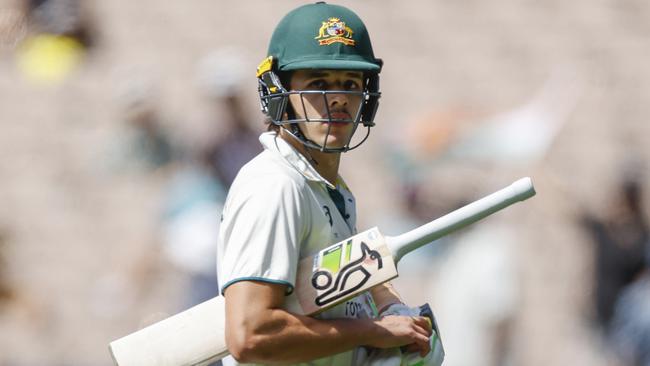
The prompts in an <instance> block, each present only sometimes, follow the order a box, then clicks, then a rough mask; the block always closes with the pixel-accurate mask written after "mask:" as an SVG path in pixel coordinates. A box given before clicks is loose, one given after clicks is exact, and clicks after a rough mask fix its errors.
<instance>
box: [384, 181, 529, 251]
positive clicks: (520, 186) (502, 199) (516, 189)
mask: <svg viewBox="0 0 650 366" xmlns="http://www.w3.org/2000/svg"><path fill="white" fill-rule="evenodd" d="M535 193H536V192H535V187H533V181H532V180H531V179H530V178H529V177H525V178H521V179H519V180H517V181H515V182H514V183H512V184H510V185H509V186H508V187H505V188H503V189H501V190H499V191H496V192H494V193H492V194H490V195H488V196H485V197H483V198H481V199H479V200H477V201H474V202H472V203H470V204H468V205H466V206H463V207H461V208H459V209H457V210H455V211H453V212H451V213H449V214H447V215H445V216H442V217H440V218H439V219H436V220H433V221H431V222H429V223H428V224H424V225H422V226H420V227H418V228H416V229H413V230H411V231H409V232H407V233H404V234H402V235H398V236H395V237H391V236H386V244H387V246H388V248H389V250H390V252H391V253H392V254H393V260H394V261H395V263H397V262H399V260H400V259H402V257H403V256H404V255H406V254H407V253H410V252H412V251H414V250H415V249H417V248H419V247H421V246H423V245H425V244H428V243H430V242H432V241H434V240H436V239H438V238H441V237H443V236H445V235H447V234H449V233H451V232H453V231H456V230H459V229H462V228H464V227H465V226H467V225H470V224H473V223H475V222H476V221H479V220H481V219H483V218H484V217H486V216H489V215H491V214H493V213H495V212H497V211H500V210H502V209H504V208H506V207H508V206H510V205H512V204H513V203H516V202H519V201H524V200H526V199H528V198H530V197H532V196H534V195H535Z"/></svg>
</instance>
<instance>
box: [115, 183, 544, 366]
mask: <svg viewBox="0 0 650 366" xmlns="http://www.w3.org/2000/svg"><path fill="white" fill-rule="evenodd" d="M534 195H535V189H534V187H533V183H532V181H531V180H530V178H522V179H519V180H517V181H516V182H514V183H512V184H511V185H509V186H508V187H506V188H503V189H501V190H499V191H497V192H494V193H492V194H490V195H488V196H486V197H483V198H481V199H479V200H478V201H474V202H472V203H470V204H468V205H466V206H463V207H461V208H459V209H457V210H455V211H453V212H451V213H449V214H447V215H445V216H443V217H440V218H438V219H436V220H434V221H431V222H429V223H427V224H424V225H422V226H420V227H418V228H416V229H413V230H411V231H409V232H407V233H404V234H402V235H398V236H384V235H382V234H381V233H380V232H379V230H378V229H377V228H376V227H375V228H372V229H369V230H366V231H364V232H362V233H359V234H357V235H354V236H352V237H350V238H348V239H346V240H344V241H342V242H339V243H336V244H333V245H331V246H329V247H327V248H325V249H323V250H321V251H320V252H318V253H316V254H314V255H313V256H310V257H307V258H304V259H302V260H301V261H300V263H299V264H298V272H297V277H298V278H297V281H296V286H295V291H296V295H297V297H298V301H299V302H300V306H301V307H302V311H303V313H304V314H306V315H315V314H318V313H320V312H322V311H324V310H326V309H329V308H331V307H333V306H335V305H338V304H340V303H342V302H344V301H346V300H348V299H350V298H352V297H355V296H357V295H358V294H360V293H362V292H364V291H367V290H369V289H370V288H372V287H373V286H376V285H379V284H381V283H384V282H386V281H389V280H391V279H393V278H395V277H397V275H398V274H397V263H398V262H399V260H400V259H401V258H402V257H403V256H404V255H406V254H407V253H410V252H411V251H413V250H415V249H417V248H419V247H421V246H423V245H425V244H428V243H430V242H432V241H434V240H436V239H439V238H440V237H443V236H445V235H447V234H449V233H451V232H453V231H456V230H459V229H461V228H463V227H465V226H467V225H470V224H472V223H474V222H476V221H478V220H481V219H483V218H484V217H486V216H488V215H491V214H493V213H495V212H497V211H499V210H502V209H504V208H506V207H508V206H510V205H512V204H513V203H516V202H519V201H523V200H526V199H528V198H530V197H532V196H534ZM109 349H110V352H111V355H112V357H113V360H114V361H115V364H116V365H118V366H142V365H148V366H185V365H207V364H209V363H212V362H214V361H216V360H219V359H221V358H223V357H225V356H226V355H228V349H227V348H226V339H225V303H224V298H223V297H222V296H218V297H215V298H213V299H211V300H208V301H206V302H204V303H201V304H199V305H196V306H194V307H192V308H190V309H188V310H185V311H183V312H181V313H179V314H176V315H174V316H171V317H169V318H167V319H164V320H162V321H160V322H158V323H155V324H152V325H150V326H148V327H146V328H144V329H141V330H139V331H137V332H135V333H132V334H129V335H127V336H125V337H123V338H120V339H117V340H115V341H113V342H111V343H110V345H109Z"/></svg>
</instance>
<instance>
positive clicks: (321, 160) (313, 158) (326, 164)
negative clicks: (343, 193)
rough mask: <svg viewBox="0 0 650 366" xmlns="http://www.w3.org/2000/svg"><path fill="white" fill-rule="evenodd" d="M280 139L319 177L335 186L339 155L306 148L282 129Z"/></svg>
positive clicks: (339, 160)
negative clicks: (291, 147)
mask: <svg viewBox="0 0 650 366" xmlns="http://www.w3.org/2000/svg"><path fill="white" fill-rule="evenodd" d="M280 137H282V139H283V140H284V141H286V142H288V143H289V145H291V146H293V148H294V149H296V150H297V151H298V152H299V153H300V154H302V155H303V156H304V157H306V158H307V160H309V162H310V163H311V165H312V166H313V167H314V169H316V171H317V172H318V174H320V175H321V177H323V178H325V179H326V180H327V181H328V182H330V183H331V184H332V185H334V186H336V178H337V177H338V175H339V164H340V162H341V153H326V152H322V151H320V150H316V149H312V148H309V147H306V146H305V145H303V144H302V143H300V142H299V141H297V140H296V139H295V138H293V137H291V136H288V135H287V132H286V131H285V130H284V129H283V128H281V129H280Z"/></svg>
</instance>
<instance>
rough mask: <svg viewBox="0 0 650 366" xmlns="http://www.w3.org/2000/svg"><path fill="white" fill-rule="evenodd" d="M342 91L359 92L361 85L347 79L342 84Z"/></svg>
mask: <svg viewBox="0 0 650 366" xmlns="http://www.w3.org/2000/svg"><path fill="white" fill-rule="evenodd" d="M343 89H344V90H359V89H361V83H360V82H359V81H358V80H354V79H348V80H346V81H345V82H344V83H343Z"/></svg>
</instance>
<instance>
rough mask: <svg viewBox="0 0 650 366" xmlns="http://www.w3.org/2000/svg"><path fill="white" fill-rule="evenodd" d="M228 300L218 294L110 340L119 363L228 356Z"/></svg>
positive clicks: (167, 365)
mask: <svg viewBox="0 0 650 366" xmlns="http://www.w3.org/2000/svg"><path fill="white" fill-rule="evenodd" d="M224 315H225V302H224V298H223V297H222V296H217V297H215V298H212V299H210V300H208V301H205V302H203V303H201V304H198V305H196V306H194V307H191V308H189V309H187V310H185V311H183V312H181V313H178V314H176V315H173V316H171V317H169V318H167V319H164V320H162V321H159V322H157V323H154V324H152V325H150V326H148V327H146V328H143V329H141V330H139V331H137V332H134V333H131V334H129V335H127V336H125V337H122V338H120V339H117V340H115V341H113V342H111V343H110V345H109V349H110V352H111V355H112V357H113V361H114V362H115V364H116V365H119V366H142V365H156V366H185V365H208V364H210V363H211V362H214V361H217V360H219V359H221V358H223V357H225V356H227V355H228V354H229V353H228V349H227V348H226V337H225V319H224Z"/></svg>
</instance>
